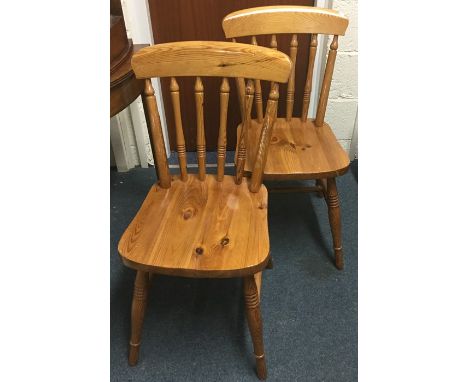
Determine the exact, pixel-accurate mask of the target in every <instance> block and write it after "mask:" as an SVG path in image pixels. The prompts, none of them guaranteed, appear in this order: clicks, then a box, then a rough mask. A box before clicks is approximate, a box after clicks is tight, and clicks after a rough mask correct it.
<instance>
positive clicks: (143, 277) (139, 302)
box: [128, 271, 149, 366]
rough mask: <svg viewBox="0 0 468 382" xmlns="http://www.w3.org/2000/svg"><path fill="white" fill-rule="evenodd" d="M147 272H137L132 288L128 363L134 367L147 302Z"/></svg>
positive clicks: (136, 361)
mask: <svg viewBox="0 0 468 382" xmlns="http://www.w3.org/2000/svg"><path fill="white" fill-rule="evenodd" d="M148 285H149V274H148V272H142V271H137V274H136V278H135V285H134V288H133V300H132V314H131V334H130V346H129V354H128V363H129V365H130V366H135V365H136V364H137V363H138V355H139V352H140V341H141V329H142V327H143V320H144V317H145V310H146V303H147V300H148Z"/></svg>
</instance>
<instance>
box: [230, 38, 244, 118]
mask: <svg viewBox="0 0 468 382" xmlns="http://www.w3.org/2000/svg"><path fill="white" fill-rule="evenodd" d="M232 42H236V39H235V38H233V39H232ZM236 88H237V97H238V100H239V109H240V115H241V120H242V121H243V120H244V97H245V80H244V79H243V78H241V77H236Z"/></svg>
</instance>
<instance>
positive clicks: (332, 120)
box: [325, 0, 358, 159]
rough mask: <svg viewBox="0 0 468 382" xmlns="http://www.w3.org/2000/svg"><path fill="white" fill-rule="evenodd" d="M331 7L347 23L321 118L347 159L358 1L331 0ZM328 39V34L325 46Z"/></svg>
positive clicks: (354, 101)
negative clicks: (325, 107) (345, 18)
mask: <svg viewBox="0 0 468 382" xmlns="http://www.w3.org/2000/svg"><path fill="white" fill-rule="evenodd" d="M331 7H332V8H333V9H334V10H337V11H340V12H342V13H343V14H344V15H345V16H346V17H348V18H349V25H348V29H347V31H346V35H345V36H343V37H341V38H339V39H338V54H337V58H336V63H335V70H334V73H333V80H332V83H331V88H330V96H329V99H328V107H327V113H326V115H325V121H326V122H327V123H328V124H330V126H331V127H332V128H333V131H334V133H335V135H336V138H337V139H338V141H339V142H340V143H341V145H342V146H343V147H344V149H345V150H346V151H348V152H350V153H351V156H353V158H351V159H354V156H355V157H357V110H358V78H357V76H358V33H357V30H358V2H357V0H356V1H350V0H334V1H333V4H332V6H331ZM331 40H332V37H330V38H329V41H328V46H329V45H330V43H331ZM355 126H356V133H355V134H354V139H353V132H354V127H355ZM351 146H353V147H352V148H351ZM350 148H351V150H350Z"/></svg>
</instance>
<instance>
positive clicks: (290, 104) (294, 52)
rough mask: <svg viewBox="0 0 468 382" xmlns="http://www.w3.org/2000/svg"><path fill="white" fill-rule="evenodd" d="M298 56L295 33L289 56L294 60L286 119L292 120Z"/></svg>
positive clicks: (287, 98)
mask: <svg viewBox="0 0 468 382" xmlns="http://www.w3.org/2000/svg"><path fill="white" fill-rule="evenodd" d="M296 56H297V34H293V35H292V38H291V46H290V50H289V57H291V61H292V69H291V74H290V75H289V81H288V92H287V94H286V121H290V120H291V117H292V112H293V104H294V88H295V84H294V78H295V73H296Z"/></svg>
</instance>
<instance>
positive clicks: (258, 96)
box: [252, 36, 263, 123]
mask: <svg viewBox="0 0 468 382" xmlns="http://www.w3.org/2000/svg"><path fill="white" fill-rule="evenodd" d="M252 44H253V45H258V43H257V38H256V37H255V36H252ZM255 111H256V112H257V122H258V123H262V121H263V100H262V83H261V81H260V80H255Z"/></svg>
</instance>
